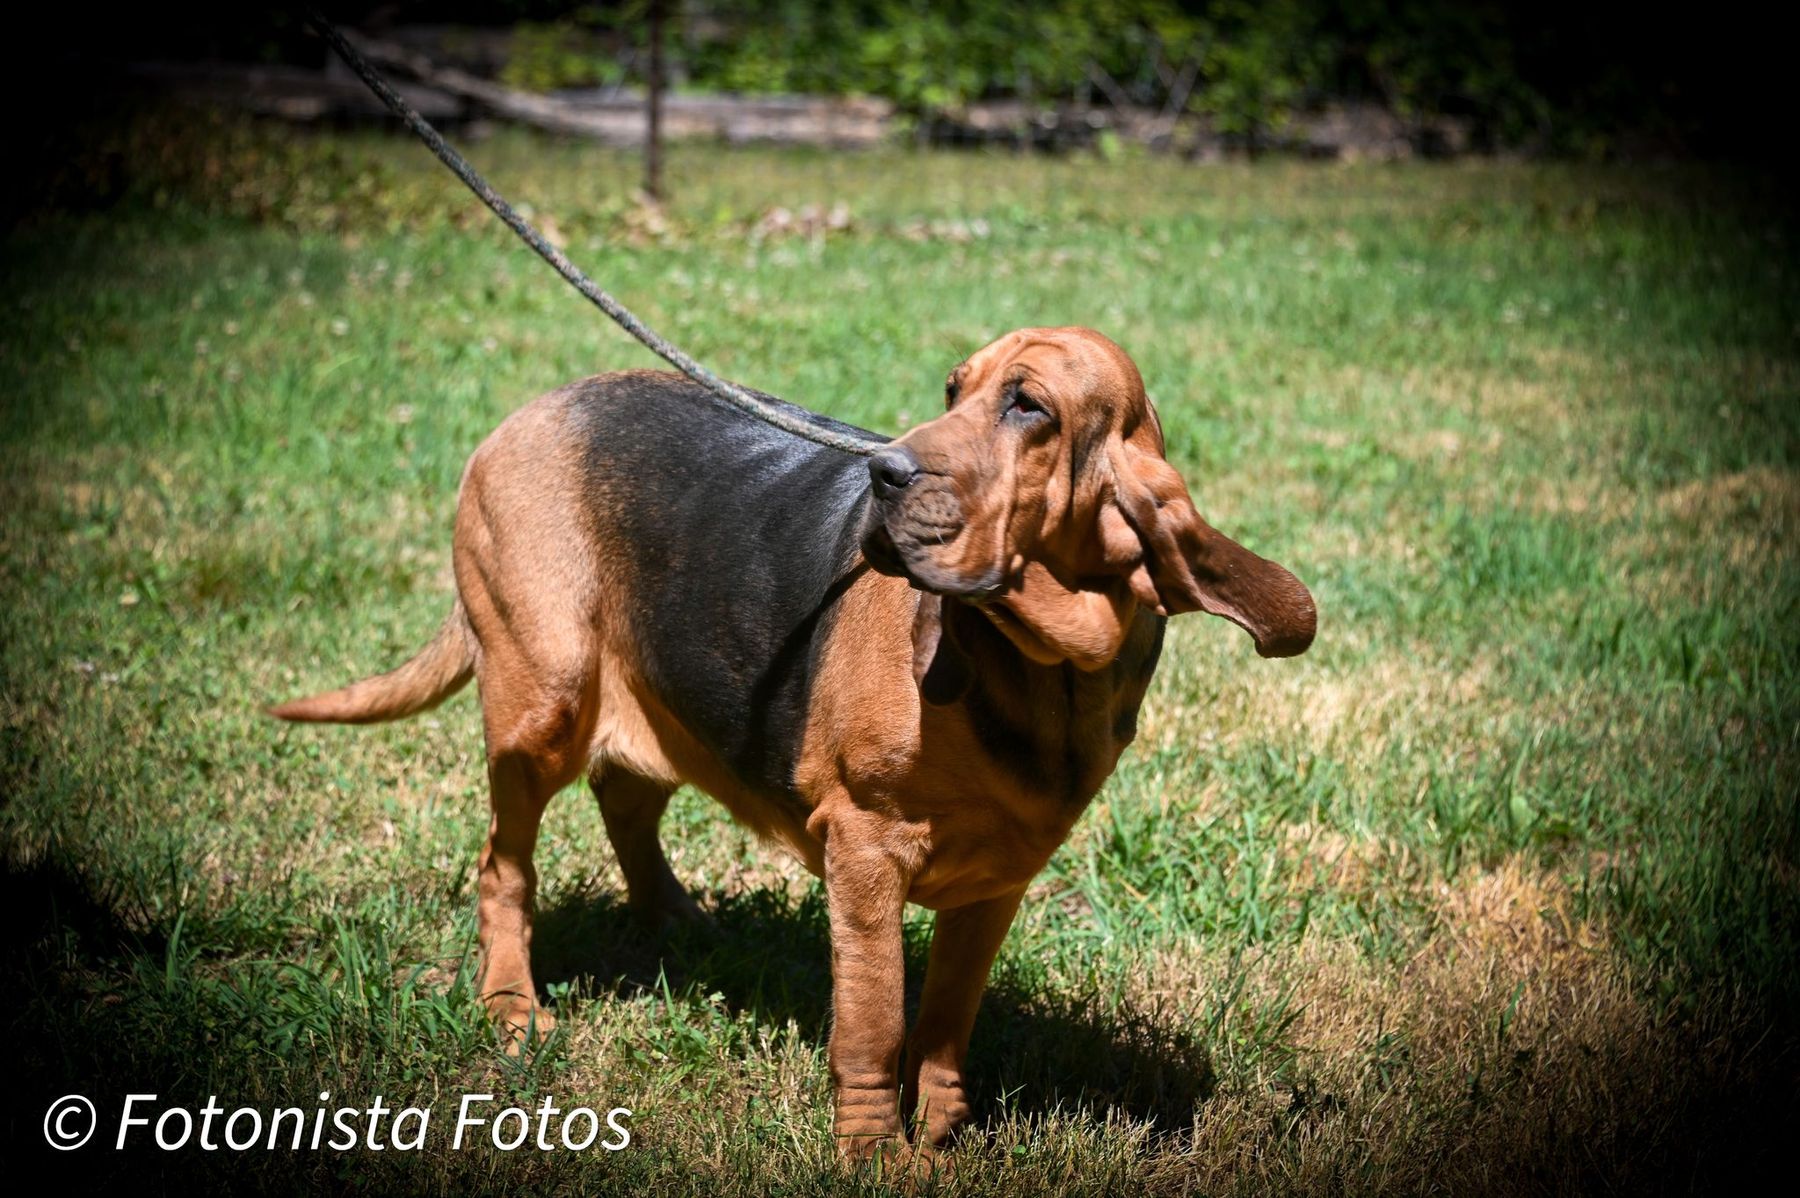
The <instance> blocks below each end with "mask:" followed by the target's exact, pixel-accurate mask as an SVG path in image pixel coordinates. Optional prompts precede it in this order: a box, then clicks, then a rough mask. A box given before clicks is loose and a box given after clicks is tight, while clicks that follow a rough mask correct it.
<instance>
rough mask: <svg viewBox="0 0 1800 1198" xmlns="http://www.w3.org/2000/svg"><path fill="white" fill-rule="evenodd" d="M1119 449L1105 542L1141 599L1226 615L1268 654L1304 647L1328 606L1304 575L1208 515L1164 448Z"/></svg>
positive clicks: (1172, 608) (1165, 607)
mask: <svg viewBox="0 0 1800 1198" xmlns="http://www.w3.org/2000/svg"><path fill="white" fill-rule="evenodd" d="M1109 456H1110V457H1111V459H1112V467H1113V481H1112V489H1113V495H1112V502H1110V503H1107V504H1104V505H1103V506H1102V507H1101V509H1100V536H1101V543H1102V548H1103V552H1104V553H1105V557H1106V562H1107V565H1108V566H1109V567H1110V568H1113V569H1116V570H1118V571H1119V572H1120V573H1122V574H1124V575H1125V576H1126V578H1127V580H1128V581H1129V582H1130V584H1131V592H1132V594H1133V595H1135V596H1136V597H1137V600H1138V602H1140V603H1142V604H1143V605H1144V606H1146V607H1149V608H1153V609H1154V610H1156V611H1158V612H1160V613H1162V614H1163V615H1169V616H1173V615H1178V614H1180V613H1182V612H1189V611H1203V612H1207V613H1210V614H1211V615H1215V616H1223V617H1224V618H1225V619H1227V620H1230V621H1231V622H1232V623H1233V624H1236V625H1237V626H1238V627H1240V628H1242V629H1243V630H1244V631H1245V632H1248V633H1249V634H1250V635H1251V637H1252V638H1253V639H1254V640H1255V641H1256V651H1257V653H1258V654H1260V655H1261V656H1263V657H1293V656H1294V655H1296V654H1299V653H1304V652H1305V651H1306V647H1307V646H1308V645H1310V644H1312V639H1313V633H1314V631H1315V630H1316V629H1317V626H1318V612H1317V609H1315V608H1314V606H1313V598H1312V594H1311V593H1310V592H1308V591H1307V589H1306V587H1305V586H1304V585H1303V584H1302V583H1301V581H1300V580H1299V579H1298V578H1295V577H1294V576H1293V575H1292V574H1290V573H1289V572H1288V571H1287V570H1285V569H1283V568H1282V567H1280V566H1278V565H1276V564H1275V563H1274V562H1271V561H1266V560H1264V559H1263V558H1260V557H1258V556H1256V554H1254V553H1252V552H1250V551H1249V550H1248V549H1245V548H1244V547H1243V546H1242V545H1239V544H1238V543H1237V542H1236V541H1233V540H1232V539H1231V538H1230V537H1227V536H1225V535H1224V534H1223V533H1221V532H1219V531H1218V530H1217V529H1215V528H1213V527H1212V526H1211V525H1210V524H1208V523H1207V522H1206V521H1205V520H1202V519H1201V518H1200V513H1199V512H1198V511H1196V510H1195V508H1194V502H1193V500H1192V499H1190V498H1189V497H1188V491H1187V484H1185V483H1183V482H1182V481H1181V475H1179V474H1177V473H1176V472H1175V468H1174V467H1173V466H1171V465H1169V463H1168V462H1166V461H1165V460H1163V457H1162V455H1161V454H1159V453H1156V452H1154V451H1148V450H1145V449H1142V448H1139V447H1137V446H1135V445H1132V444H1131V443H1130V442H1129V441H1119V442H1116V443H1115V444H1114V446H1113V448H1112V449H1111V451H1110V455H1109Z"/></svg>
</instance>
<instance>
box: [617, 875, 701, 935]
mask: <svg viewBox="0 0 1800 1198" xmlns="http://www.w3.org/2000/svg"><path fill="white" fill-rule="evenodd" d="M633 914H634V916H635V917H636V919H637V921H638V923H639V925H640V926H642V927H643V928H644V929H645V930H646V931H648V932H650V933H651V934H653V935H664V934H666V933H668V932H672V931H674V930H675V929H676V928H680V927H690V928H710V927H713V926H715V924H716V922H717V921H715V920H714V919H713V916H712V913H711V912H710V911H708V910H707V909H706V908H704V907H702V906H701V905H700V904H699V903H698V902H696V901H695V900H694V896H693V895H691V894H689V893H688V892H687V889H686V888H685V887H683V886H679V885H677V886H671V887H669V889H667V890H665V891H663V892H662V893H661V894H659V895H658V896H657V899H656V901H655V902H654V903H646V904H644V905H642V906H639V907H635V908H634V909H633Z"/></svg>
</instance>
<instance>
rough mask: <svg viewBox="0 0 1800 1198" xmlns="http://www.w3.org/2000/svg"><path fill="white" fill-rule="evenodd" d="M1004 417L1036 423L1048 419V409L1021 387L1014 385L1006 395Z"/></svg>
mask: <svg viewBox="0 0 1800 1198" xmlns="http://www.w3.org/2000/svg"><path fill="white" fill-rule="evenodd" d="M1002 416H1003V418H1004V419H1007V420H1012V421H1016V422H1030V423H1036V422H1038V421H1040V420H1048V419H1050V409H1049V408H1046V407H1045V406H1044V405H1043V404H1041V403H1039V402H1038V401H1037V400H1035V399H1033V398H1031V396H1029V395H1027V394H1026V393H1025V391H1024V389H1023V388H1021V387H1014V388H1013V389H1012V390H1011V392H1010V393H1009V394H1008V395H1007V397H1006V411H1005V412H1003V413H1002Z"/></svg>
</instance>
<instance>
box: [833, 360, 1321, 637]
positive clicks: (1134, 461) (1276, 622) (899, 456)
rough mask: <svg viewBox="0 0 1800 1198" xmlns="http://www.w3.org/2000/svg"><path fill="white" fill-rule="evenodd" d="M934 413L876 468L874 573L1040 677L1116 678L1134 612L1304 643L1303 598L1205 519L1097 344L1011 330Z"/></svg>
mask: <svg viewBox="0 0 1800 1198" xmlns="http://www.w3.org/2000/svg"><path fill="white" fill-rule="evenodd" d="M944 401H945V406H946V409H947V410H946V411H945V413H944V414H943V415H942V416H939V417H938V418H937V419H935V420H933V421H930V422H929V423H927V424H922V425H920V426H919V427H917V428H915V429H913V430H912V431H910V432H908V433H907V434H906V435H905V436H903V437H901V438H899V439H898V440H896V441H894V442H893V443H891V444H890V445H887V446H885V447H884V448H882V449H881V450H880V451H879V452H877V453H876V454H875V455H874V456H873V457H872V458H871V459H870V461H869V473H870V477H871V480H872V490H873V499H872V504H871V511H870V520H869V524H868V527H867V530H866V532H865V534H864V538H863V552H864V554H865V556H866V557H867V558H868V560H869V562H870V564H871V565H872V566H874V568H875V569H877V570H879V571H881V572H882V573H884V574H892V575H898V576H901V577H904V578H906V579H908V580H909V581H910V582H911V583H912V584H913V585H914V586H915V587H918V588H919V589H921V590H924V591H928V592H931V593H933V594H935V595H937V596H941V597H943V599H946V600H948V599H957V600H964V601H967V602H970V603H973V604H977V605H979V606H980V607H981V608H982V610H983V611H985V612H986V613H987V614H988V615H989V617H990V618H992V619H993V620H994V622H995V624H997V625H998V626H999V627H1000V628H1001V630H1002V631H1004V632H1006V633H1007V635H1008V636H1009V637H1011V639H1012V640H1013V641H1014V643H1016V644H1017V645H1018V646H1019V647H1020V648H1021V649H1022V650H1023V651H1025V653H1026V654H1027V656H1029V657H1031V658H1033V659H1034V660H1038V661H1042V662H1046V663H1047V662H1053V661H1073V662H1075V664H1076V665H1078V666H1082V667H1083V668H1087V669H1095V668H1098V667H1100V666H1102V665H1105V664H1107V663H1109V662H1110V661H1111V660H1112V658H1113V657H1114V656H1116V655H1117V653H1118V649H1119V646H1120V644H1121V643H1122V642H1123V639H1124V632H1125V629H1126V628H1128V627H1129V625H1130V623H1131V620H1132V618H1133V615H1134V612H1135V605H1137V604H1141V605H1143V606H1144V607H1147V608H1150V609H1152V610H1154V611H1156V612H1158V613H1161V614H1164V615H1175V614H1178V613H1181V612H1189V611H1204V612H1210V613H1212V614H1213V615H1217V616H1223V617H1225V618H1226V619H1228V620H1230V621H1232V622H1233V623H1235V624H1237V625H1239V626H1240V627H1242V628H1243V629H1244V630H1245V631H1246V632H1248V633H1249V634H1250V635H1251V636H1252V637H1253V638H1254V639H1255V641H1256V650H1257V652H1258V653H1260V654H1262V655H1263V656H1264V657H1287V656H1292V655H1293V654H1296V653H1300V652H1303V651H1304V650H1305V649H1306V647H1307V646H1308V645H1309V644H1311V643H1312V638H1313V631H1314V626H1315V622H1316V615H1315V612H1314V608H1313V601H1312V596H1311V595H1310V594H1309V593H1308V592H1307V590H1306V587H1305V586H1303V585H1302V584H1301V583H1300V580H1299V579H1297V578H1295V577H1294V576H1293V575H1292V574H1290V573H1289V572H1288V571H1287V570H1285V569H1283V568H1282V567H1280V566H1278V565H1276V564H1275V563H1273V562H1270V561H1265V560H1264V559H1262V558H1260V557H1258V556H1257V555H1256V554H1254V553H1251V552H1250V551H1249V550H1248V549H1245V548H1244V547H1243V546H1241V545H1239V544H1238V543H1237V542H1235V541H1233V540H1231V539H1230V538H1229V537H1226V536H1224V535H1223V534H1221V533H1220V532H1218V531H1217V530H1215V529H1214V528H1213V527H1212V526H1211V525H1209V524H1207V523H1206V521H1205V520H1203V519H1201V518H1200V513H1199V512H1197V511H1196V510H1195V509H1194V504H1193V501H1192V500H1191V499H1190V498H1189V497H1188V491H1187V487H1186V485H1185V484H1184V483H1183V482H1182V480H1181V476H1180V475H1179V474H1177V473H1176V472H1175V469H1174V467H1172V466H1170V465H1169V463H1168V461H1167V459H1166V458H1164V456H1163V439H1162V427H1161V424H1160V422H1159V421H1158V420H1157V416H1156V411H1155V409H1154V408H1153V407H1151V404H1150V400H1149V397H1148V396H1147V395H1145V393H1144V382H1143V379H1142V377H1141V376H1140V375H1139V374H1138V370H1137V367H1136V366H1135V365H1134V364H1133V363H1132V361H1131V359H1130V358H1129V357H1127V356H1126V354H1125V351H1124V350H1122V349H1120V348H1119V347H1118V346H1117V345H1115V344H1113V343H1112V342H1111V341H1109V340H1108V339H1107V338H1105V337H1103V336H1101V335H1100V334H1099V333H1096V332H1093V331H1092V330H1089V329H1078V328H1065V329H1021V330H1019V331H1017V332H1013V333H1008V334H1007V335H1006V336H1004V337H1002V338H1000V339H999V340H998V341H996V342H994V343H993V344H992V345H989V346H987V347H986V348H984V349H982V350H980V351H978V352H977V353H975V354H974V355H972V356H971V357H970V358H969V359H968V360H967V361H966V362H964V363H963V364H962V365H960V366H958V367H957V368H956V369H955V370H953V371H951V372H950V377H949V380H948V382H947V383H946V385H945V388H944ZM927 607H928V608H931V609H933V610H935V605H932V604H927ZM925 632H926V634H927V635H931V636H935V631H934V630H931V629H926V630H925Z"/></svg>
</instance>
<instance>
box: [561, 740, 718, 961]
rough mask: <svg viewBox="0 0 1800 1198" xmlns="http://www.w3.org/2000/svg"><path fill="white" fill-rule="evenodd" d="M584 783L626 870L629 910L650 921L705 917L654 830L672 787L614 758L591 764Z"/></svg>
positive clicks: (660, 921)
mask: <svg viewBox="0 0 1800 1198" xmlns="http://www.w3.org/2000/svg"><path fill="white" fill-rule="evenodd" d="M588 785H590V786H591V787H593V790H594V797H595V798H596V799H598V800H599V801H600V817H601V818H602V819H603V820H605V821H606V835H607V838H608V839H609V840H611V841H612V846H613V852H615V853H617V854H618V857H619V868H620V869H621V870H622V871H624V874H625V891H626V902H627V904H628V905H629V906H630V907H631V912H632V914H633V915H635V916H636V917H637V918H639V919H640V920H643V921H644V922H645V923H647V924H650V925H652V926H661V925H664V924H666V923H668V922H669V921H671V920H698V919H702V918H704V913H703V912H702V911H701V910H700V906H699V904H698V903H696V902H694V898H693V896H692V895H690V894H689V893H688V892H687V888H686V887H684V886H683V885H682V884H681V882H680V880H678V879H677V878H676V877H675V871H674V870H672V869H670V868H669V859H668V858H667V857H666V856H664V855H663V847H662V840H661V838H660V837H659V836H658V835H657V826H658V825H659V824H660V823H661V822H662V817H663V812H664V811H665V810H667V809H668V806H669V796H670V795H671V794H673V793H674V787H672V786H668V785H666V784H664V783H662V782H658V781H656V780H654V779H651V778H646V777H644V776H643V775H641V774H635V773H632V772H631V771H630V770H627V769H625V768H623V767H621V766H619V765H617V764H602V765H600V766H598V767H597V768H595V769H594V771H593V772H592V773H590V774H589V775H588Z"/></svg>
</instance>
